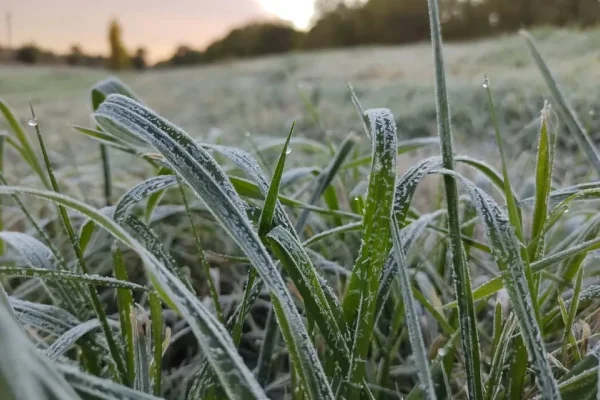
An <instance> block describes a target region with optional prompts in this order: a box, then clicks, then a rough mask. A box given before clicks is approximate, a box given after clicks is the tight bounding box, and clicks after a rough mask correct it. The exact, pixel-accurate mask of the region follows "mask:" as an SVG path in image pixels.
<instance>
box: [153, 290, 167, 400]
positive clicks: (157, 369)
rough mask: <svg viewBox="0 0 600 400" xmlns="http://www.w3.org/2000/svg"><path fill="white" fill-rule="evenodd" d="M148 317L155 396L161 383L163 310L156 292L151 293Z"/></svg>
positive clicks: (159, 393) (158, 393)
mask: <svg viewBox="0 0 600 400" xmlns="http://www.w3.org/2000/svg"><path fill="white" fill-rule="evenodd" d="M149 302H150V318H151V323H152V341H153V342H154V357H153V361H152V366H153V370H152V372H151V375H152V376H153V378H154V380H153V381H154V384H153V392H154V395H155V396H160V395H161V391H162V388H161V384H162V355H163V350H164V347H163V310H162V306H161V302H160V297H159V296H158V295H157V294H156V293H151V294H150V297H149Z"/></svg>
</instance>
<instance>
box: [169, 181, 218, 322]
mask: <svg viewBox="0 0 600 400" xmlns="http://www.w3.org/2000/svg"><path fill="white" fill-rule="evenodd" d="M179 183H180V184H179V192H180V194H181V200H183V205H184V207H185V213H186V214H187V217H188V220H189V221H190V229H191V230H192V236H193V237H194V244H195V245H196V252H197V253H198V262H199V263H200V267H201V268H202V271H203V272H204V276H205V279H206V282H207V283H208V290H209V292H210V296H211V297H212V301H213V305H214V306H215V310H216V311H217V318H218V319H219V322H221V323H222V324H225V317H223V309H222V308H221V303H220V302H219V293H218V291H217V288H216V287H215V283H214V282H213V279H212V275H211V273H210V265H209V264H208V261H207V260H206V254H204V247H202V242H201V240H200V234H199V233H198V230H197V229H196V225H195V224H194V219H193V218H192V212H191V210H190V205H189V202H188V200H187V196H186V194H185V189H184V186H183V183H182V182H181V181H180V180H179ZM184 276H185V274H184ZM185 279H186V280H187V277H186V278H185ZM190 289H192V292H193V288H192V286H191V283H190Z"/></svg>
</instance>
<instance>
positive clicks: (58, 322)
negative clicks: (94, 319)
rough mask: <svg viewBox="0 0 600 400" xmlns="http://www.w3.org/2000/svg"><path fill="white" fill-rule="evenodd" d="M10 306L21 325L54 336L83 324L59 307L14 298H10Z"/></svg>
mask: <svg viewBox="0 0 600 400" xmlns="http://www.w3.org/2000/svg"><path fill="white" fill-rule="evenodd" d="M10 305H11V306H12V308H13V309H14V311H15V314H16V315H17V319H18V320H19V322H20V323H21V324H24V325H31V326H33V327H35V328H37V329H40V330H42V331H44V332H46V333H49V334H52V335H56V336H60V335H62V334H63V333H65V332H66V331H68V330H69V329H71V328H73V327H75V326H77V325H79V324H80V323H81V322H80V321H79V319H77V318H76V317H75V316H74V315H73V314H71V313H69V312H68V311H65V310H63V309H62V308H59V307H55V306H51V305H46V304H40V303H32V302H29V301H25V300H20V299H17V298H14V297H10Z"/></svg>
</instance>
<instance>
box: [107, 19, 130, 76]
mask: <svg viewBox="0 0 600 400" xmlns="http://www.w3.org/2000/svg"><path fill="white" fill-rule="evenodd" d="M108 41H109V43H110V61H109V63H110V68H111V69H114V70H120V69H125V68H127V67H128V66H129V56H128V55H127V50H126V49H125V46H124V45H123V42H122V40H121V26H120V25H119V22H118V21H117V20H116V19H113V20H112V21H111V23H110V27H109V29H108Z"/></svg>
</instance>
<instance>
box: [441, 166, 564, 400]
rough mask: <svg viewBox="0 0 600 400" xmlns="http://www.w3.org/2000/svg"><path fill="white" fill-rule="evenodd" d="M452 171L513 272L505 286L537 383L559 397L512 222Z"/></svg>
mask: <svg viewBox="0 0 600 400" xmlns="http://www.w3.org/2000/svg"><path fill="white" fill-rule="evenodd" d="M446 173H448V174H452V175H453V176H455V177H457V178H458V179H460V180H461V181H462V182H463V184H464V185H465V188H466V189H467V191H468V192H469V195H470V196H471V199H472V201H473V203H474V204H475V206H476V208H477V212H478V214H479V215H480V216H481V218H482V219H483V222H484V226H485V233H486V237H487V239H488V242H489V243H490V246H491V247H492V249H493V253H494V257H495V259H496V263H497V264H498V267H499V268H500V269H501V270H508V272H509V275H508V276H506V277H505V279H504V287H505V288H506V289H507V291H508V293H509V298H510V301H511V304H512V306H513V309H514V310H515V313H516V315H517V320H518V321H519V327H520V329H521V334H522V336H523V341H524V343H525V346H526V348H527V353H528V354H529V356H530V357H531V359H532V362H533V365H534V371H535V374H536V378H537V379H536V382H537V384H538V386H539V388H540V391H541V392H542V394H543V396H545V397H548V398H552V399H559V398H560V394H559V391H558V386H557V383H556V381H555V380H554V377H553V375H552V371H551V369H550V365H549V364H548V360H547V357H548V355H547V353H546V349H545V347H544V343H543V340H542V334H541V330H540V327H539V324H538V321H537V318H536V315H535V310H534V308H533V305H532V299H531V293H529V288H528V285H527V282H526V280H524V279H523V271H524V270H525V267H524V265H523V264H524V263H525V262H526V261H524V260H523V259H522V254H521V248H520V245H519V241H518V239H517V237H516V235H515V233H514V230H513V229H512V228H511V223H510V221H509V219H508V217H507V216H506V214H505V213H504V211H503V210H502V209H501V208H500V206H499V205H498V204H497V203H496V202H495V201H494V200H493V199H492V198H491V197H490V196H489V195H488V194H487V193H485V192H484V191H482V190H481V189H479V188H478V187H476V186H475V185H474V184H473V183H472V182H470V181H469V180H467V179H466V178H464V177H462V176H460V175H458V174H457V173H455V172H453V171H446Z"/></svg>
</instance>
